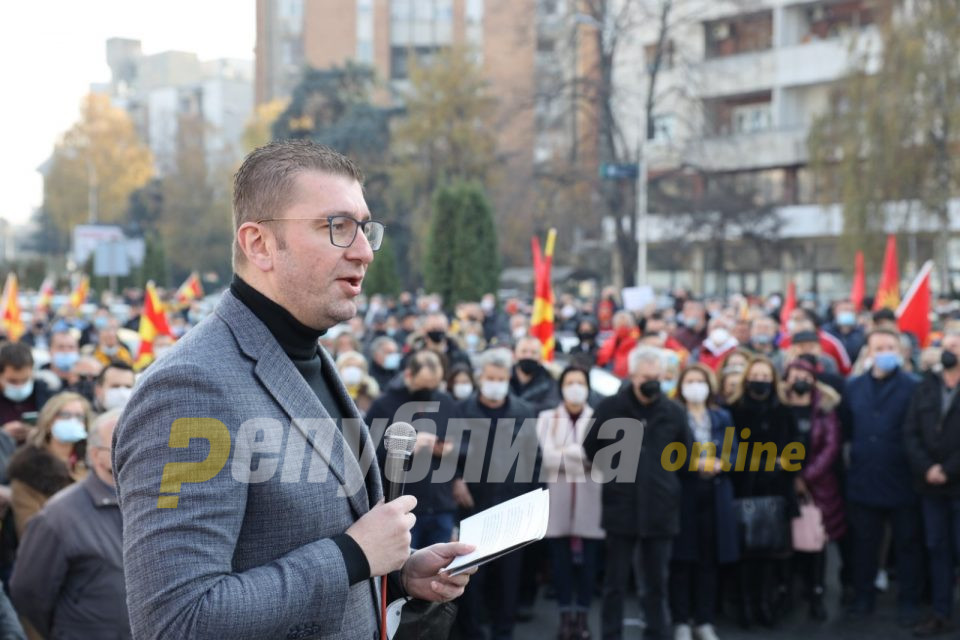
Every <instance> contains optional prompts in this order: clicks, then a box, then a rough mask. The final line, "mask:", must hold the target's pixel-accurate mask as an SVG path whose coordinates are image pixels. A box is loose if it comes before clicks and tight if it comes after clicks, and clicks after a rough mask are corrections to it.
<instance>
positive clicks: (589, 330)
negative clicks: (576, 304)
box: [568, 318, 599, 365]
mask: <svg viewBox="0 0 960 640" xmlns="http://www.w3.org/2000/svg"><path fill="white" fill-rule="evenodd" d="M597 335H598V330H597V321H596V320H595V319H594V318H582V319H581V320H580V324H578V325H577V338H578V339H579V340H580V342H578V343H577V344H576V345H575V346H573V347H571V348H570V350H569V352H568V353H569V355H571V356H581V357H584V358H587V359H588V360H589V362H590V364H591V365H592V364H593V363H595V362H596V360H597V349H598V348H599V347H598V343H597ZM580 361H581V362H583V360H580Z"/></svg>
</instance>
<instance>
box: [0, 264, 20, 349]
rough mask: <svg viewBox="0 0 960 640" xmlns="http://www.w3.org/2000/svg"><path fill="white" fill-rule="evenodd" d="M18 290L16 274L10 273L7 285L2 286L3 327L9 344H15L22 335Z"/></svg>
mask: <svg viewBox="0 0 960 640" xmlns="http://www.w3.org/2000/svg"><path fill="white" fill-rule="evenodd" d="M19 295H20V288H19V287H18V285H17V274H15V273H12V272H11V273H10V275H8V276H7V283H6V284H5V285H4V286H3V302H2V304H3V314H2V315H3V326H4V328H5V329H6V330H7V337H8V338H9V339H10V342H16V341H17V340H19V339H20V336H22V335H23V332H24V328H23V320H22V319H21V318H20V299H19Z"/></svg>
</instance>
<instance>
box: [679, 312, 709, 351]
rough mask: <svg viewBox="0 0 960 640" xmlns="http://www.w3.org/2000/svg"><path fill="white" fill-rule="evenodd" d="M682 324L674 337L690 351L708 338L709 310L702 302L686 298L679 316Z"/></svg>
mask: <svg viewBox="0 0 960 640" xmlns="http://www.w3.org/2000/svg"><path fill="white" fill-rule="evenodd" d="M678 320H679V321H680V326H679V327H677V330H676V331H675V332H674V334H673V337H674V338H676V340H677V342H679V343H680V344H682V345H683V348H684V349H686V350H687V351H689V352H693V350H694V349H696V348H697V347H699V346H700V345H701V344H702V343H703V341H704V340H706V339H707V311H706V309H705V308H704V306H703V303H702V302H699V301H697V300H686V301H685V302H684V303H683V311H682V312H681V314H680V317H679V318H678Z"/></svg>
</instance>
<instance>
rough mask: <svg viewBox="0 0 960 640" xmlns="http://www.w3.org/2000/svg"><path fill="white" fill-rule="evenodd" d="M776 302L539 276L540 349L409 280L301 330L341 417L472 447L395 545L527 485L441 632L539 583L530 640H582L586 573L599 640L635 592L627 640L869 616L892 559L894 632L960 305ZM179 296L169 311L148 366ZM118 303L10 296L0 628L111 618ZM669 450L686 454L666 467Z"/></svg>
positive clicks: (948, 444) (946, 557)
mask: <svg viewBox="0 0 960 640" xmlns="http://www.w3.org/2000/svg"><path fill="white" fill-rule="evenodd" d="M780 306H781V300H780V299H779V297H778V296H771V297H769V298H766V299H761V298H746V297H742V296H731V297H728V298H726V299H721V298H708V299H695V298H693V297H692V296H690V295H689V294H688V293H687V292H685V291H676V292H673V293H672V294H671V295H665V296H662V297H661V298H658V299H657V301H655V302H653V303H651V304H650V305H648V306H647V307H646V308H643V309H634V310H627V309H623V308H621V304H620V302H619V301H618V298H617V295H616V293H615V292H613V291H610V290H606V291H604V292H603V294H602V295H601V296H599V297H598V298H597V299H596V300H582V299H578V298H577V297H575V296H572V295H567V294H564V295H561V296H559V298H558V300H557V302H556V310H555V317H556V323H555V327H554V330H555V335H556V343H557V350H556V353H555V357H554V359H553V360H550V359H549V358H548V357H545V351H544V349H543V344H542V343H541V341H540V340H539V339H538V338H536V337H533V335H531V333H532V332H531V327H530V314H531V307H530V305H529V303H527V302H525V301H523V300H519V299H508V300H504V301H499V302H498V301H497V299H496V298H495V296H494V295H493V294H488V295H486V296H484V297H483V299H482V300H480V301H477V302H475V303H464V304H459V305H457V306H456V308H455V309H452V310H449V311H450V313H449V314H448V313H447V312H445V311H444V308H443V301H442V300H440V299H439V298H438V297H436V296H432V295H420V296H416V295H412V294H408V293H405V294H402V295H400V296H398V297H396V298H386V297H382V296H372V297H370V299H369V300H366V301H364V303H363V304H362V305H361V308H362V311H361V313H360V314H358V315H357V316H356V317H355V318H353V319H352V320H350V321H349V322H346V323H343V324H340V325H337V326H335V327H334V328H333V329H331V330H329V331H327V332H326V333H325V334H324V335H322V336H321V338H320V342H321V344H322V345H323V346H324V347H325V349H326V350H327V351H328V352H329V353H330V355H331V356H332V358H333V361H334V362H335V365H336V369H337V371H338V373H339V376H340V378H341V380H342V381H343V383H344V385H345V386H346V388H347V391H348V392H349V394H350V397H351V398H352V399H353V400H354V402H355V404H356V406H357V407H358V408H359V410H360V411H361V413H362V415H363V416H364V418H365V420H366V422H367V424H368V425H374V424H375V423H378V422H379V423H382V424H387V423H390V422H392V421H394V420H396V419H398V411H400V409H401V407H409V406H410V404H409V403H424V404H423V405H422V406H418V405H414V407H415V409H419V410H416V411H414V412H413V413H409V412H408V413H407V414H405V415H404V419H405V420H409V421H411V422H413V423H414V424H415V425H416V424H417V421H418V420H419V419H421V418H426V419H429V420H431V421H432V422H433V424H435V425H436V426H437V428H436V430H435V431H433V432H427V431H425V432H422V433H420V434H419V435H418V438H417V444H416V449H417V452H418V454H419V455H427V456H432V458H433V459H434V460H433V463H432V469H434V470H438V469H440V468H441V466H442V465H443V463H444V460H445V459H447V458H448V457H450V456H454V457H457V458H459V459H460V460H461V461H464V460H466V459H467V455H466V454H467V452H468V451H470V450H471V447H473V448H474V449H476V448H479V449H480V450H481V451H483V450H484V448H485V451H484V453H485V454H486V455H483V456H481V457H480V458H479V459H480V460H482V469H478V470H474V471H475V472H474V473H472V474H471V473H469V472H467V470H465V469H464V468H463V467H464V465H463V464H459V465H458V468H457V472H456V473H455V474H454V476H453V477H452V478H449V479H444V480H443V481H434V480H435V479H434V478H433V477H432V476H431V475H427V477H426V478H424V479H422V480H419V481H417V482H412V483H409V484H408V485H407V488H406V490H407V493H409V494H412V495H414V496H415V497H416V498H417V507H416V509H415V510H414V514H415V515H416V518H417V520H416V525H415V526H414V529H413V531H412V533H411V535H412V546H413V547H414V548H421V547H425V546H428V545H430V544H433V543H436V542H444V541H449V540H451V539H453V538H454V537H455V536H456V535H457V534H456V530H457V524H458V522H459V521H460V520H461V519H462V518H464V517H467V516H469V515H470V514H472V513H475V512H478V511H480V510H483V509H486V508H488V507H491V506H494V505H497V504H500V503H502V502H504V501H506V500H509V499H511V498H513V497H516V496H519V495H521V494H523V493H525V492H527V491H529V490H531V489H533V488H536V487H538V486H548V487H549V489H550V521H549V526H548V530H547V535H546V539H545V540H544V541H543V542H542V543H540V544H535V545H531V546H529V547H526V548H525V549H523V550H521V551H519V552H515V553H512V554H509V555H506V556H504V557H502V558H499V559H497V560H495V561H494V562H492V563H490V564H488V565H485V566H484V567H482V568H481V570H480V572H479V573H477V574H476V576H474V578H473V580H472V581H471V582H470V584H469V586H468V587H467V590H466V593H465V594H464V596H463V597H462V598H460V600H459V601H458V616H457V625H456V626H457V631H456V633H457V634H458V637H460V638H462V639H464V640H474V639H478V638H486V637H491V638H494V639H497V640H501V639H505V638H510V637H512V634H513V628H514V625H515V624H516V622H517V621H518V620H524V619H527V618H528V617H529V616H530V615H531V614H530V610H531V607H532V606H533V603H534V602H535V600H536V599H537V598H538V597H544V596H545V595H549V596H550V597H551V598H554V599H555V601H556V604H557V607H558V610H559V612H558V629H557V637H558V638H559V639H560V640H573V639H575V638H576V639H583V638H590V637H592V635H591V634H592V633H595V632H596V630H593V631H592V630H591V629H590V624H589V622H588V620H589V619H588V615H587V614H588V612H589V611H590V608H591V604H592V603H593V600H594V595H595V594H596V593H597V592H598V589H599V593H600V594H601V595H602V598H601V612H602V613H601V624H602V631H601V637H603V638H605V639H613V638H619V637H621V634H622V633H623V621H624V601H625V598H626V597H627V595H628V592H629V591H631V590H632V589H633V588H634V587H637V588H638V589H639V591H640V594H641V596H642V600H641V601H642V610H643V614H644V620H645V637H648V638H655V639H666V638H676V639H677V640H686V639H688V638H697V639H699V640H714V639H715V638H717V637H718V635H717V630H716V627H715V624H716V618H717V616H718V615H719V612H721V611H726V612H727V614H729V615H730V616H731V617H733V618H735V619H736V620H737V621H738V622H739V624H740V625H742V626H743V627H745V628H748V627H751V626H754V627H756V626H759V627H772V626H775V625H777V624H779V623H780V622H781V621H782V620H783V619H784V617H785V616H786V615H787V613H788V612H789V611H790V610H791V608H795V607H796V606H797V604H798V602H800V601H803V602H804V607H805V610H806V614H807V615H809V616H810V617H811V618H812V619H814V620H819V621H822V620H826V619H827V618H828V617H830V616H835V615H841V614H842V615H854V616H870V615H871V613H872V612H873V610H874V606H875V598H876V593H877V590H878V589H887V588H889V583H890V579H891V578H892V577H893V576H894V575H895V578H896V589H897V606H898V621H899V622H900V624H901V625H903V626H905V627H911V628H913V630H914V632H915V634H917V635H918V636H932V635H937V634H941V633H946V632H948V631H950V630H951V629H953V623H952V621H951V615H952V603H953V599H954V594H953V588H954V582H955V575H956V574H955V561H956V559H957V558H956V557H955V555H956V553H957V552H958V550H960V518H958V516H957V514H958V513H960V399H957V393H956V392H957V388H958V383H960V320H958V319H960V308H958V307H957V306H956V305H955V304H952V303H950V302H949V301H946V300H940V301H937V304H936V312H937V319H936V322H935V327H934V329H935V331H934V335H933V340H932V346H928V347H922V346H921V345H919V344H918V343H917V341H916V339H915V338H914V337H913V336H911V335H909V334H902V333H900V332H899V331H898V329H897V323H896V318H895V316H894V314H893V312H892V311H889V310H879V311H876V312H872V311H867V310H863V309H859V310H858V309H857V308H856V307H855V306H854V305H853V303H851V302H850V301H848V300H839V301H835V302H833V303H832V304H829V305H826V304H818V303H817V301H816V300H815V299H814V298H812V297H810V298H806V299H804V300H803V301H802V303H801V304H800V305H799V306H798V307H797V308H796V309H794V310H793V311H792V312H790V313H789V314H788V317H786V318H785V320H786V321H785V322H784V323H782V324H781V322H780V318H779V313H780ZM200 309H201V307H198V306H196V305H195V306H194V308H193V309H192V310H190V311H187V310H182V311H175V312H173V313H172V314H171V326H172V328H173V329H174V331H173V333H174V335H173V336H161V337H160V338H159V339H158V340H157V341H156V342H155V343H154V345H153V347H154V353H155V354H156V357H157V358H163V357H164V354H165V352H166V351H167V350H168V349H170V348H171V347H173V345H174V343H175V341H176V339H177V338H179V337H181V336H183V335H184V334H186V333H187V332H188V331H189V330H190V328H191V327H192V326H193V325H195V324H196V323H198V322H200V321H202V319H203V315H204V313H202V312H201V311H200ZM129 320H130V319H129V318H117V317H115V315H113V314H112V313H111V311H110V309H109V308H108V307H106V306H104V307H97V306H95V305H94V306H93V307H92V308H90V312H89V313H87V314H78V313H76V312H71V313H69V314H66V315H64V314H60V315H53V316H52V317H51V318H49V319H48V318H47V317H46V316H45V315H43V314H34V316H32V318H31V320H30V322H29V326H28V330H27V332H26V333H25V335H24V336H23V337H22V338H21V339H20V340H19V341H17V342H4V343H3V344H2V346H0V388H2V396H0V508H2V509H3V514H4V515H3V521H2V528H0V578H2V580H3V584H4V587H5V593H6V594H8V595H9V600H7V599H3V600H2V601H0V638H8V637H9V638H20V637H57V638H93V637H118V638H122V637H130V631H129V622H128V620H127V612H126V606H125V589H124V573H123V560H122V546H121V529H122V525H121V518H120V511H119V508H118V505H117V498H116V494H115V490H114V480H113V475H112V473H113V472H112V468H111V439H112V438H111V436H112V432H113V428H114V426H115V425H116V423H117V421H118V419H119V417H120V415H121V413H122V411H123V409H124V407H125V405H126V404H127V402H128V400H129V398H130V396H131V394H132V392H133V389H134V386H135V384H136V380H137V377H138V376H139V375H140V371H135V368H134V357H133V355H132V354H133V353H135V351H136V346H137V345H135V344H125V343H124V340H123V337H122V336H124V335H125V334H124V332H123V324H127V325H128V328H129V327H132V326H133V325H132V324H131V323H130V321H129ZM210 366H211V367H216V366H217V363H216V362H211V364H210ZM601 380H604V381H609V380H614V381H615V384H614V386H613V388H610V385H609V384H604V385H600V384H599V381H601ZM457 418H460V419H468V420H469V419H487V420H492V424H493V425H494V427H493V428H494V429H496V430H497V432H499V431H501V430H502V429H504V428H505V429H507V432H508V433H507V437H508V438H510V439H511V441H512V442H513V443H514V445H515V448H516V450H518V451H521V452H527V453H530V459H529V460H526V461H524V460H523V459H522V457H523V456H522V455H521V460H520V461H519V462H517V464H516V465H515V466H510V464H509V463H510V462H513V461H508V464H507V465H506V466H505V465H504V464H503V462H504V461H502V460H498V459H497V456H496V455H491V454H492V452H493V447H494V441H495V437H493V436H492V435H491V437H489V438H486V439H485V440H484V441H482V442H480V441H478V442H470V441H469V440H468V439H463V440H459V439H457V437H453V436H448V434H447V432H446V426H447V425H448V424H449V423H450V421H451V420H454V419H457ZM623 418H631V419H633V420H635V421H636V422H635V423H636V424H642V425H643V427H642V428H643V434H642V436H643V437H642V446H640V447H638V448H637V449H636V450H627V449H625V450H624V451H625V453H624V455H626V456H628V457H629V456H632V457H633V458H635V460H633V462H634V463H635V465H636V470H635V473H634V474H633V476H632V478H631V479H630V481H627V482H624V481H622V479H618V481H617V482H608V481H605V480H608V478H607V479H605V478H604V477H603V475H602V473H600V472H598V471H597V469H599V467H600V466H601V465H600V463H599V458H600V457H602V456H603V455H604V453H603V451H604V447H605V446H607V445H608V444H609V441H608V439H607V438H606V437H605V436H604V434H603V433H601V429H600V427H601V426H602V425H604V424H607V423H609V422H610V421H612V420H617V419H623ZM525 424H535V425H536V427H535V429H533V430H531V429H528V428H524V425H525ZM371 432H376V429H374V428H373V427H371ZM380 433H381V434H382V430H381V431H380ZM471 437H475V434H472V436H471ZM796 445H800V447H799V449H797V448H796ZM751 446H752V447H753V448H752V452H753V453H752V454H746V464H740V462H741V461H738V460H737V459H736V458H737V457H738V456H740V455H741V454H740V452H741V451H748V450H749V447H751ZM744 447H747V448H746V449H745V448H744ZM791 447H794V450H797V451H801V452H802V454H801V455H800V456H799V460H798V463H797V464H791V463H790V461H789V460H788V456H787V453H786V452H787V451H788V450H790V448H791ZM680 450H682V451H684V452H691V453H690V455H689V456H687V457H686V458H685V459H684V460H683V464H679V465H678V464H673V458H672V455H673V453H671V452H674V453H675V452H677V451H680ZM758 452H759V453H758ZM525 463H528V464H526V466H527V467H531V466H532V468H533V469H534V472H533V473H532V474H531V473H524V466H525ZM594 467H597V469H594ZM528 470H529V469H528ZM158 483H159V479H158ZM811 539H812V542H811ZM830 546H833V547H835V549H836V555H837V557H838V558H839V559H840V562H839V576H838V580H837V582H838V583H839V584H840V585H841V590H840V591H839V592H838V593H836V594H834V595H835V596H836V597H835V599H833V600H832V599H830V598H828V594H827V592H826V591H827V590H826V586H827V584H828V576H827V566H828V565H827V562H826V557H827V550H828V548H829V547H830ZM830 566H833V565H832V564H831V565H830ZM829 582H830V583H833V581H829ZM928 605H929V606H928ZM24 634H26V635H24Z"/></svg>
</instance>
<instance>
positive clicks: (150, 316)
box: [134, 281, 173, 371]
mask: <svg viewBox="0 0 960 640" xmlns="http://www.w3.org/2000/svg"><path fill="white" fill-rule="evenodd" d="M159 335H164V336H172V335H173V334H172V333H171V331H170V325H169V324H168V323H167V316H166V314H164V312H163V305H162V304H161V302H160V296H158V295H157V289H156V287H154V285H153V281H150V282H148V283H147V288H146V291H144V294H143V311H142V312H140V348H139V349H138V350H137V359H136V362H135V363H134V369H137V370H138V371H139V370H140V369H143V368H144V367H145V366H147V365H148V364H150V363H151V362H153V341H154V339H155V338H156V337H157V336H159Z"/></svg>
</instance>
